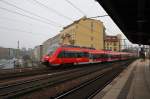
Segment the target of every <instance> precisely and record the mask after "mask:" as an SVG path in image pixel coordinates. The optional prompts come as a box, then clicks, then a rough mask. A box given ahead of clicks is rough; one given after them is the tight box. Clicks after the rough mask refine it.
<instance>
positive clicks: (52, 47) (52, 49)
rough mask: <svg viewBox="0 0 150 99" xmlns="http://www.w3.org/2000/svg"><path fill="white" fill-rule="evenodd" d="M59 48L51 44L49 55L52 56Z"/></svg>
mask: <svg viewBox="0 0 150 99" xmlns="http://www.w3.org/2000/svg"><path fill="white" fill-rule="evenodd" d="M57 48H58V47H57V46H51V47H49V50H48V54H47V55H48V56H51V55H52V54H53V53H54V51H56V49H57Z"/></svg>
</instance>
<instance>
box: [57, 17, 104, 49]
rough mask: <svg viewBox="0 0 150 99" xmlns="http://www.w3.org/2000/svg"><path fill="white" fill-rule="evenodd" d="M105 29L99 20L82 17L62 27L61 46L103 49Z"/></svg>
mask: <svg viewBox="0 0 150 99" xmlns="http://www.w3.org/2000/svg"><path fill="white" fill-rule="evenodd" d="M104 32H105V27H104V25H103V23H102V22H101V21H99V20H94V19H90V18H86V17H83V18H81V19H79V20H77V21H75V22H73V23H72V24H70V25H68V26H66V27H64V29H63V30H62V31H61V33H60V34H61V40H60V42H61V44H67V45H75V46H83V47H92V48H95V49H104Z"/></svg>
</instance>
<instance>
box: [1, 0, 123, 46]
mask: <svg viewBox="0 0 150 99" xmlns="http://www.w3.org/2000/svg"><path fill="white" fill-rule="evenodd" d="M36 1H38V2H40V3H42V4H43V5H45V7H44V6H42V5H39V4H38V3H37V2H36ZM68 1H70V2H71V3H72V4H74V5H75V6H76V7H77V8H79V9H80V10H82V12H81V11H78V10H77V9H76V8H74V7H73V6H72V5H70V4H69V3H68V2H67V0H0V46H3V47H10V48H17V41H18V40H19V41H20V47H26V48H33V47H35V46H36V45H40V44H42V43H43V41H45V40H47V39H48V38H50V37H53V36H55V35H56V34H58V33H59V31H61V30H62V27H63V26H66V25H68V24H70V23H72V22H73V21H74V20H77V19H79V18H81V17H83V16H84V15H86V16H87V17H93V16H99V15H106V14H107V13H106V12H105V11H104V10H103V8H102V7H101V6H100V5H99V3H97V2H96V1H95V0H68ZM14 6H16V7H18V8H15V7H14ZM46 7H47V8H46ZM19 8H21V9H23V10H25V11H26V12H25V11H22V10H21V9H19ZM27 11H28V13H27ZM98 20H101V21H102V22H104V25H105V27H106V33H107V34H109V35H116V34H118V33H121V31H120V29H119V28H118V27H117V26H116V25H115V23H114V22H113V21H112V20H111V18H110V17H109V16H106V17H102V18H98Z"/></svg>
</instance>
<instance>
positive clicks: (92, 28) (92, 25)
mask: <svg viewBox="0 0 150 99" xmlns="http://www.w3.org/2000/svg"><path fill="white" fill-rule="evenodd" d="M93 28H94V26H93V22H91V33H92V32H93Z"/></svg>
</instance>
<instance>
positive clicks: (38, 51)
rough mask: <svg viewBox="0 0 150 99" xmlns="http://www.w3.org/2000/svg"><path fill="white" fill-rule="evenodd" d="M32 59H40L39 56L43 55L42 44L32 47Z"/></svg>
mask: <svg viewBox="0 0 150 99" xmlns="http://www.w3.org/2000/svg"><path fill="white" fill-rule="evenodd" d="M32 54H33V55H32V59H33V60H34V61H41V58H42V56H43V45H38V46H36V47H35V48H34V50H33V53H32Z"/></svg>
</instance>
